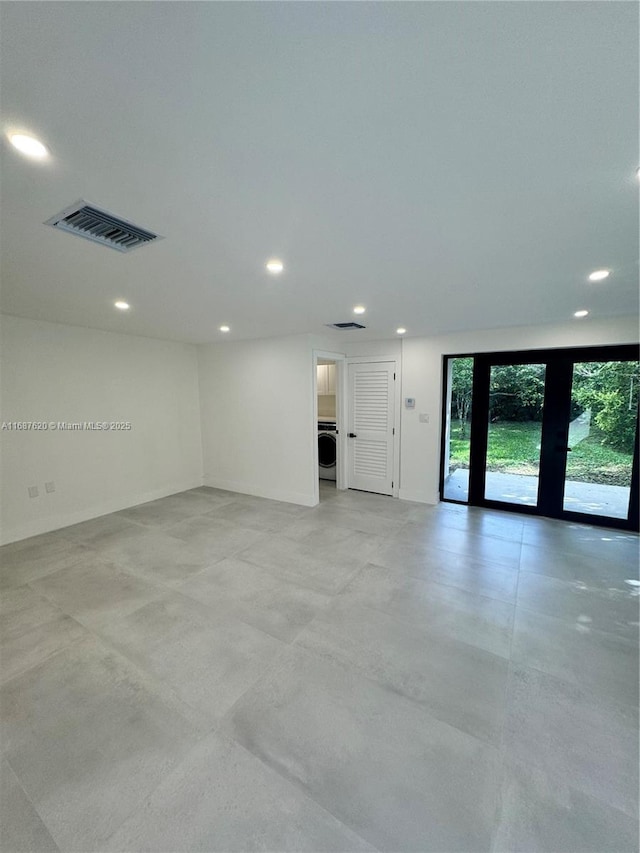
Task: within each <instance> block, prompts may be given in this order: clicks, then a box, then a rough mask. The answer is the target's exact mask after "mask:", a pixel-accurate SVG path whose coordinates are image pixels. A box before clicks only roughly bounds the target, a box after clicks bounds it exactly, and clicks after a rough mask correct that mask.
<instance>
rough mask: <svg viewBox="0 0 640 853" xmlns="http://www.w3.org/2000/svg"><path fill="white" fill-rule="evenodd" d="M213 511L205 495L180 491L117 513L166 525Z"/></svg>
mask: <svg viewBox="0 0 640 853" xmlns="http://www.w3.org/2000/svg"><path fill="white" fill-rule="evenodd" d="M210 511H211V501H210V500H209V499H207V498H206V497H205V496H204V495H197V494H193V493H192V492H179V493H178V494H175V495H169V496H168V497H166V498H159V499H158V500H155V501H149V502H148V503H145V504H138V505H137V506H132V507H129V508H128V509H123V510H121V511H120V512H119V513H116V515H118V516H120V517H122V518H125V519H128V520H129V521H135V522H137V523H138V524H143V525H146V526H149V527H166V526H167V525H170V524H175V523H176V522H177V521H179V520H180V519H185V518H192V517H194V516H198V515H204V513H206V512H210Z"/></svg>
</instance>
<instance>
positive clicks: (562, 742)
mask: <svg viewBox="0 0 640 853" xmlns="http://www.w3.org/2000/svg"><path fill="white" fill-rule="evenodd" d="M637 723H638V714H637V708H631V707H629V706H627V705H625V704H623V703H620V702H617V701H615V700H612V699H611V698H610V697H602V696H599V695H596V694H594V693H591V692H590V691H588V690H586V689H583V688H581V687H577V686H575V685H573V684H569V683H567V682H566V681H563V680H562V679H559V678H555V677H554V676H550V675H546V674H544V673H542V672H538V671H537V670H533V669H528V668H525V667H520V668H517V667H516V668H514V670H513V672H512V674H511V678H510V683H509V693H508V707H507V716H506V721H505V735H504V745H505V754H506V761H507V766H508V767H509V766H511V767H516V768H517V767H525V768H529V770H530V771H535V772H536V773H537V774H538V776H539V777H541V778H546V779H547V782H548V789H549V791H551V790H553V789H554V788H557V787H558V786H562V785H568V786H571V787H572V788H574V789H575V790H577V791H582V792H583V793H584V794H586V795H588V796H590V797H593V798H594V799H596V800H600V801H601V802H603V803H606V804H607V805H609V806H611V807H612V808H615V809H618V810H619V811H622V812H625V813H626V814H628V815H629V816H630V817H632V818H634V819H637V816H638V728H637Z"/></svg>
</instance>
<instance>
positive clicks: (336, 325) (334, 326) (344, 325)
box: [327, 322, 367, 329]
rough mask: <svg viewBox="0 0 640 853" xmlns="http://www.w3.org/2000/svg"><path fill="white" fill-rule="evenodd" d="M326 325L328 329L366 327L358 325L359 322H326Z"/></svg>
mask: <svg viewBox="0 0 640 853" xmlns="http://www.w3.org/2000/svg"><path fill="white" fill-rule="evenodd" d="M327 326H328V327H329V328H330V329H366V328H367V327H366V326H362V325H360V323H354V322H351V323H327Z"/></svg>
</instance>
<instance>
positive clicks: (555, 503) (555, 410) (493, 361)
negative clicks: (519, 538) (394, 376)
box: [440, 344, 640, 530]
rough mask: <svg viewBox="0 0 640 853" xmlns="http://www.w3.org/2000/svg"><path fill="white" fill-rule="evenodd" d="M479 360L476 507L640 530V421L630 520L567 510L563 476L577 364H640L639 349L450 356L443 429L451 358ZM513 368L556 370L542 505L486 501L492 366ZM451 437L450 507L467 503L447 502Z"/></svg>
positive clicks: (473, 459) (548, 407) (473, 468)
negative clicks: (540, 366)
mask: <svg viewBox="0 0 640 853" xmlns="http://www.w3.org/2000/svg"><path fill="white" fill-rule="evenodd" d="M469 357H472V358H473V359H474V369H473V399H472V403H471V429H470V447H471V451H470V452H471V456H470V462H469V497H468V501H467V503H468V504H469V505H471V506H480V507H487V508H492V509H500V510H508V511H509V512H519V513H523V514H526V515H537V516H540V515H541V516H548V517H551V518H558V519H561V520H566V521H578V522H581V523H585V524H594V525H598V526H600V527H615V528H619V529H624V530H638V529H639V528H640V506H639V491H640V476H639V461H638V457H639V448H638V445H639V433H640V419H639V420H638V422H637V424H636V438H635V450H634V456H633V467H632V474H631V497H630V501H629V515H628V516H627V518H626V519H622V518H610V517H607V516H601V515H592V514H587V513H581V512H574V511H571V510H565V509H564V508H563V494H564V474H565V467H566V456H567V451H566V448H567V443H568V438H569V410H570V405H571V383H572V379H573V364H574V362H580V361H636V360H639V359H640V348H639V347H638V345H637V344H618V345H611V346H593V347H563V348H554V349H538V350H517V351H513V350H510V351H508V352H489V353H486V352H483V353H464V354H461V355H445V356H444V360H443V395H442V424H443V425H444V424H445V423H446V417H447V411H446V409H447V391H448V389H447V383H448V375H449V370H448V365H449V361H450V360H451V359H455V358H469ZM514 364H545V365H547V368H548V367H549V365H552V369H550V370H549V369H547V370H546V372H545V389H544V407H543V417H542V435H541V455H540V478H539V484H538V487H539V501H538V506H535V507H532V506H526V505H523V504H510V503H507V502H503V501H495V500H489V499H487V498H485V497H484V490H485V461H486V454H487V440H488V412H489V384H490V373H491V367H492V366H498V365H514ZM445 445H446V434H445V430H444V429H443V430H442V444H441V453H440V500H442V501H445V502H447V503H465V502H464V501H456V500H453V499H451V498H445V497H444V471H445V452H446V446H445Z"/></svg>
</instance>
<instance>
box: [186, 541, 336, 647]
mask: <svg viewBox="0 0 640 853" xmlns="http://www.w3.org/2000/svg"><path fill="white" fill-rule="evenodd" d="M179 590H180V592H181V593H182V594H183V595H188V596H189V597H191V598H193V599H195V600H196V601H201V602H202V603H203V604H208V605H211V606H213V607H222V608H223V609H224V611H225V612H227V613H229V614H232V615H234V616H237V617H238V618H239V619H242V620H243V621H244V622H248V623H249V624H250V625H254V626H255V627H256V628H260V630H262V631H266V633H267V634H271V635H272V636H274V637H276V638H277V639H279V640H283V641H284V642H286V643H288V642H290V641H291V640H293V639H294V638H295V637H296V636H297V635H298V634H299V633H300V631H301V630H302V628H304V626H305V625H307V623H308V622H309V621H310V620H311V619H313V617H314V616H315V615H316V613H317V612H318V611H319V610H320V609H321V608H322V607H324V606H325V605H326V604H327V602H328V601H329V600H330V598H329V596H328V595H324V594H323V593H321V592H316V591H315V590H313V589H309V588H308V587H303V586H299V585H297V584H292V583H288V582H287V581H283V580H281V579H280V578H278V577H277V576H275V575H273V574H271V573H270V572H268V571H266V570H265V569H261V568H258V566H254V565H252V564H251V563H246V562H244V561H243V560H238V559H236V558H234V557H230V558H228V559H226V560H221V561H220V562H219V563H216V564H215V566H214V567H213V568H211V569H207V570H206V571H204V572H201V573H200V574H198V575H197V576H196V577H194V578H191V579H190V580H187V581H186V582H185V583H183V584H181V585H180V587H179Z"/></svg>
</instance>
